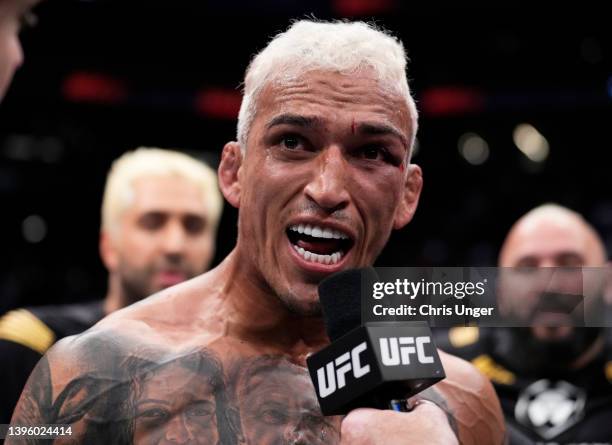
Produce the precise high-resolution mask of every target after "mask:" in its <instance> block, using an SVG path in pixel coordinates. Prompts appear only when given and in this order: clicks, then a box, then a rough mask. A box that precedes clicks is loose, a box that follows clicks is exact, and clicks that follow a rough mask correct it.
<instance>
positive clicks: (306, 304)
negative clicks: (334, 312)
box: [278, 289, 322, 317]
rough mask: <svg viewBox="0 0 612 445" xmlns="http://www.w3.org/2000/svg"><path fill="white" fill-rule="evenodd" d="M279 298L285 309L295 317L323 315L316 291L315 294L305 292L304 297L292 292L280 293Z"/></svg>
mask: <svg viewBox="0 0 612 445" xmlns="http://www.w3.org/2000/svg"><path fill="white" fill-rule="evenodd" d="M278 298H279V300H280V301H281V302H282V304H283V305H284V306H285V308H287V310H288V311H289V312H290V313H292V314H294V315H299V316H302V317H314V316H320V315H322V311H321V304H320V303H319V295H318V293H317V291H316V289H315V291H314V292H312V291H310V292H304V293H303V294H302V295H300V294H299V293H292V292H285V293H280V294H279V295H278Z"/></svg>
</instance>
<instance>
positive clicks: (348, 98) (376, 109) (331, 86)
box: [255, 71, 412, 140]
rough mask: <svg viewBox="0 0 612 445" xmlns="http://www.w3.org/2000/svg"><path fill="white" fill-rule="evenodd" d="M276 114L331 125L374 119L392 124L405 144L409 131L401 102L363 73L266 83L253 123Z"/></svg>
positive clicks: (309, 75) (321, 74)
mask: <svg viewBox="0 0 612 445" xmlns="http://www.w3.org/2000/svg"><path fill="white" fill-rule="evenodd" d="M279 113H294V114H309V115H316V116H318V117H321V118H323V119H324V120H327V121H331V122H342V121H343V120H345V121H352V120H353V119H355V120H358V119H363V120H368V119H372V118H374V119H377V120H379V121H381V122H387V123H390V124H392V125H393V126H394V127H396V128H398V129H399V130H401V131H402V132H403V133H404V135H405V136H406V138H407V139H408V140H409V139H410V135H411V131H412V125H411V116H410V113H409V110H408V105H407V103H406V100H405V98H403V97H402V96H400V95H399V94H398V93H395V92H393V91H391V90H389V89H386V88H383V87H382V86H381V84H380V82H379V81H378V80H377V79H375V78H374V77H373V76H372V75H368V73H367V71H366V72H363V73H355V74H354V75H345V74H340V73H336V72H325V71H311V72H308V73H306V74H303V75H301V76H299V77H297V78H295V79H291V80H284V81H283V82H282V83H279V82H270V83H268V85H266V86H265V87H264V89H263V90H262V92H261V94H260V96H259V100H258V104H257V115H256V117H255V119H256V120H258V119H262V120H265V119H269V118H270V117H271V116H274V115H275V114H279Z"/></svg>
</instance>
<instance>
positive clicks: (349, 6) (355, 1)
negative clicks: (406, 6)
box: [332, 0, 397, 17]
mask: <svg viewBox="0 0 612 445" xmlns="http://www.w3.org/2000/svg"><path fill="white" fill-rule="evenodd" d="M396 6H397V2H396V0H333V1H332V8H333V10H334V11H336V13H337V14H339V15H341V16H344V17H355V16H364V15H378V14H384V13H387V12H391V11H393V10H394V9H396Z"/></svg>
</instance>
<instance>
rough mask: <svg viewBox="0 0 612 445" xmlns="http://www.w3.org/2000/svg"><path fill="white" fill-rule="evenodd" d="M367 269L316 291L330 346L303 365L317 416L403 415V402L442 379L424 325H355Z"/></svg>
mask: <svg viewBox="0 0 612 445" xmlns="http://www.w3.org/2000/svg"><path fill="white" fill-rule="evenodd" d="M377 278H378V277H377V274H376V271H375V270H374V269H373V268H365V269H352V270H347V271H344V272H340V273H337V274H334V275H332V276H330V277H328V278H326V279H325V280H323V281H322V282H321V284H320V285H319V298H320V301H321V306H322V308H323V316H324V319H325V326H326V329H327V334H328V336H329V338H330V340H331V341H332V343H331V344H330V345H328V346H327V347H325V348H323V349H322V350H320V351H319V352H317V353H315V354H313V355H311V356H310V357H308V358H307V359H306V362H307V364H308V370H309V372H310V377H311V379H312V381H313V384H314V387H315V390H316V393H317V398H318V399H319V404H320V406H321V412H322V413H323V414H324V415H326V416H331V415H339V414H347V413H348V412H350V411H352V410H354V409H356V408H365V407H367V408H377V409H393V410H395V411H407V406H406V400H407V399H408V398H409V397H412V396H413V395H415V394H417V393H419V392H420V391H422V390H424V389H426V388H428V387H429V386H431V385H433V384H435V383H437V382H439V381H440V380H442V379H443V378H445V377H446V375H445V374H444V369H443V367H442V363H441V362H440V357H439V356H438V351H437V349H436V347H435V344H434V342H433V337H432V333H431V329H430V328H429V325H428V324H427V323H426V322H424V321H415V322H369V323H366V324H365V325H363V326H362V325H361V324H360V321H361V304H360V302H361V289H362V288H371V287H372V284H373V283H374V282H375V281H378V280H377Z"/></svg>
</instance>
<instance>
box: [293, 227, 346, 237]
mask: <svg viewBox="0 0 612 445" xmlns="http://www.w3.org/2000/svg"><path fill="white" fill-rule="evenodd" d="M289 230H293V231H294V232H298V233H305V234H306V235H310V236H312V237H315V238H334V239H348V235H346V234H345V233H342V232H340V231H339V230H335V229H328V228H324V227H319V226H311V225H310V224H297V225H293V226H291V227H289Z"/></svg>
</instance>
